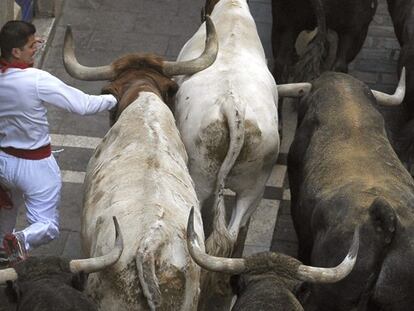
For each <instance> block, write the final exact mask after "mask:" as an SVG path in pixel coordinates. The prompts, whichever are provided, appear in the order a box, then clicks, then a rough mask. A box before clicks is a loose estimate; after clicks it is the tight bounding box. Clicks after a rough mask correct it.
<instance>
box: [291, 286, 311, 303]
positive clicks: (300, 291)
mask: <svg viewBox="0 0 414 311" xmlns="http://www.w3.org/2000/svg"><path fill="white" fill-rule="evenodd" d="M293 294H294V295H295V296H296V298H297V299H298V300H299V302H300V304H301V305H305V304H306V303H307V301H308V300H309V296H310V284H309V283H307V282H301V283H298V284H297V285H296V286H295V287H294V288H293Z"/></svg>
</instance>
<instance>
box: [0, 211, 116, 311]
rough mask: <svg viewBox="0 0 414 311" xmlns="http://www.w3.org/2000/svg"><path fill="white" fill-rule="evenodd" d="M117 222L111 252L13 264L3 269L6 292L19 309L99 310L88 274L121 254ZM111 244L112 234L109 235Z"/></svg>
mask: <svg viewBox="0 0 414 311" xmlns="http://www.w3.org/2000/svg"><path fill="white" fill-rule="evenodd" d="M113 221H114V224H115V237H116V240H115V246H114V247H112V249H111V250H110V251H109V253H108V254H106V255H103V256H100V257H97V258H88V259H77V260H69V259H66V258H60V257H29V258H28V259H26V260H23V261H21V262H19V263H17V264H16V265H15V266H14V267H13V268H7V269H4V270H0V284H3V283H6V282H7V284H8V288H7V290H6V293H7V294H8V297H9V299H11V300H12V301H14V302H16V303H17V306H16V310H17V311H48V310H51V311H54V310H59V311H73V310H79V311H97V310H98V308H97V306H96V304H95V303H94V302H93V301H91V299H89V298H88V297H87V296H86V295H85V294H83V293H81V291H82V290H83V288H84V281H85V276H86V275H85V274H87V273H94V272H98V271H102V270H104V269H108V267H110V266H111V265H113V264H114V263H115V262H116V261H117V260H118V259H119V258H120V256H121V254H122V251H123V247H124V244H123V237H122V234H121V231H120V228H119V224H118V221H117V219H116V218H115V217H113ZM108 238H109V241H108V243H109V244H111V243H112V242H111V241H113V237H112V238H111V237H108Z"/></svg>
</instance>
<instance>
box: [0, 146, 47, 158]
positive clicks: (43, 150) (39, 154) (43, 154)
mask: <svg viewBox="0 0 414 311" xmlns="http://www.w3.org/2000/svg"><path fill="white" fill-rule="evenodd" d="M0 150H2V151H4V152H5V153H7V154H10V155H12V156H15V157H17V158H21V159H26V160H41V159H45V158H48V157H49V156H50V155H51V154H52V148H51V147H50V144H47V145H45V146H43V147H40V148H37V149H33V150H29V149H17V148H13V147H0Z"/></svg>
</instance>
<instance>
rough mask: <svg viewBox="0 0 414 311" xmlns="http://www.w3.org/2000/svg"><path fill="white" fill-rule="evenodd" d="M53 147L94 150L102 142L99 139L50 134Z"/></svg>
mask: <svg viewBox="0 0 414 311" xmlns="http://www.w3.org/2000/svg"><path fill="white" fill-rule="evenodd" d="M50 137H51V139H52V145H53V146H62V147H75V148H85V149H95V148H96V147H97V146H98V145H99V144H100V143H101V141H102V138H100V137H89V136H76V135H60V134H50Z"/></svg>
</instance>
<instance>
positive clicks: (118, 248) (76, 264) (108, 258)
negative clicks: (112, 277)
mask: <svg viewBox="0 0 414 311" xmlns="http://www.w3.org/2000/svg"><path fill="white" fill-rule="evenodd" d="M112 219H113V220H114V225H115V237H116V240H115V247H114V248H113V249H112V250H111V251H110V252H109V253H108V254H106V255H104V256H100V257H96V258H88V259H77V260H71V261H70V263H69V267H70V271H71V272H72V273H78V272H81V271H82V272H85V273H93V272H98V271H100V270H102V269H105V268H106V267H109V266H111V265H113V264H114V263H115V262H116V261H117V260H118V259H119V257H121V254H122V251H123V249H124V241H123V238H122V233H121V230H120V229H119V223H118V220H117V219H116V217H115V216H114V217H112Z"/></svg>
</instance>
